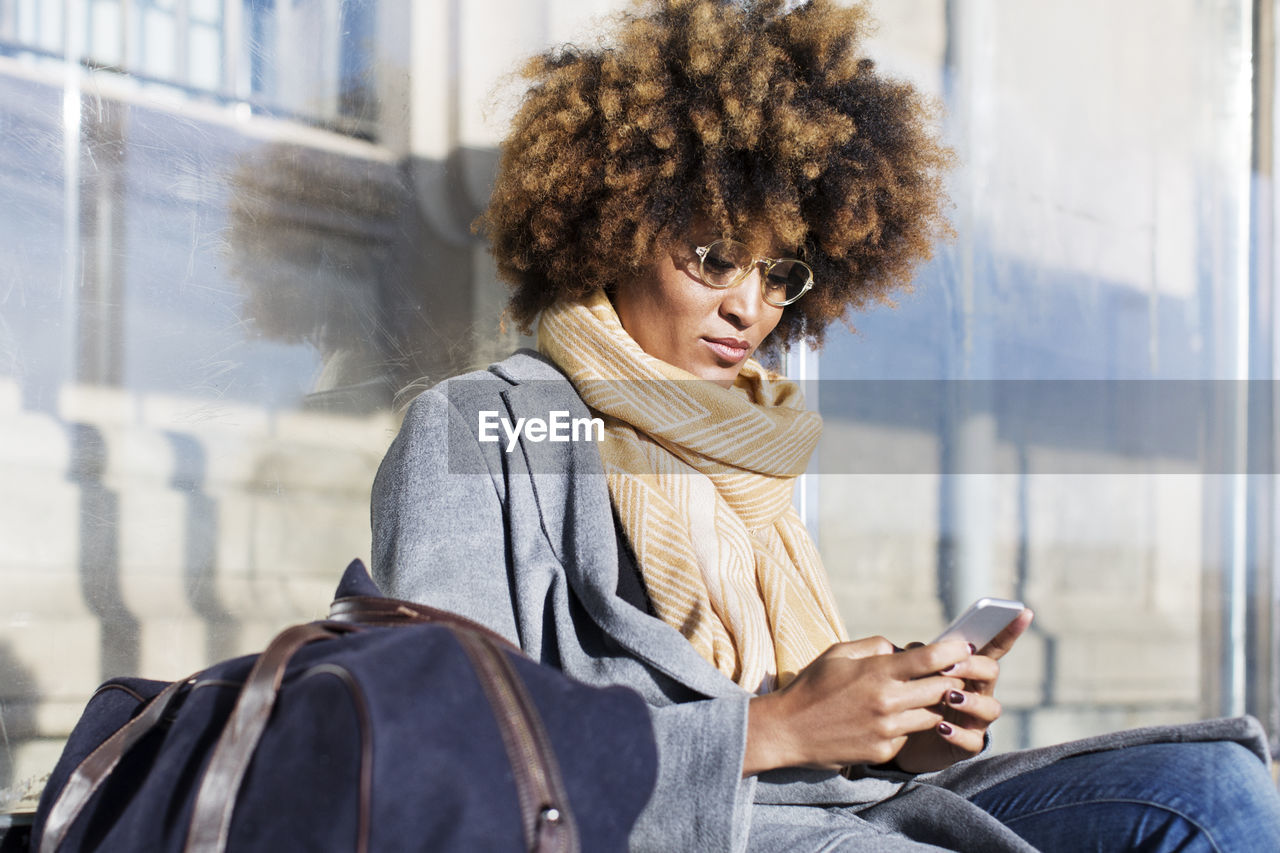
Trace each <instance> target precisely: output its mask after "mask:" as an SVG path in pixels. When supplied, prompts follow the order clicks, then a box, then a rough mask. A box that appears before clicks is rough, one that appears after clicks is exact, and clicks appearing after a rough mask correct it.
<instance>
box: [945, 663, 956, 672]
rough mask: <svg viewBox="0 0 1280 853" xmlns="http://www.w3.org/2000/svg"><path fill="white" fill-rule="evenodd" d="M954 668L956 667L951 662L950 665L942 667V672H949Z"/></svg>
mask: <svg viewBox="0 0 1280 853" xmlns="http://www.w3.org/2000/svg"><path fill="white" fill-rule="evenodd" d="M955 668H956V665H955V664H951V666H949V667H947V668H946V669H944V670H943V672H950V671H951V670H953V669H955Z"/></svg>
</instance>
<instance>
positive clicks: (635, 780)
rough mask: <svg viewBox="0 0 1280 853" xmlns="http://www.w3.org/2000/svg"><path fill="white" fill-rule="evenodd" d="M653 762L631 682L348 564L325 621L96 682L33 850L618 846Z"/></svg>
mask: <svg viewBox="0 0 1280 853" xmlns="http://www.w3.org/2000/svg"><path fill="white" fill-rule="evenodd" d="M656 772H657V752H656V748H655V745H654V740H653V732H652V728H651V726H650V721H649V715H648V711H647V709H646V707H645V704H644V702H643V700H642V699H641V698H640V697H639V696H638V695H637V694H635V693H634V692H633V691H631V690H628V689H626V688H623V687H609V688H598V687H591V686H588V685H585V684H582V683H579V682H576V681H574V680H572V679H570V678H568V677H567V676H565V675H564V674H562V673H560V672H559V671H557V670H555V669H553V668H551V667H548V666H544V665H541V664H538V663H536V662H535V661H533V660H531V659H529V658H528V657H526V656H525V655H523V654H522V653H521V652H520V651H519V650H518V649H516V648H515V647H513V646H511V645H510V644H509V643H508V642H507V641H506V640H504V639H503V638H502V637H500V636H498V635H497V634H494V633H492V632H490V631H489V630H487V629H486V628H484V627H482V626H480V625H478V624H476V623H473V622H470V621H468V620H466V619H463V618H462V617H459V616H457V615H455V614H451V613H446V612H443V611H438V610H434V609H432V608H428V607H424V606H422V605H417V604H413V603H410V602H404V601H397V600H394V599H388V598H384V597H382V596H381V595H380V594H379V593H378V590H377V587H376V586H375V585H374V584H373V582H372V580H370V579H369V575H368V573H367V571H366V570H365V568H364V566H363V564H361V563H360V562H359V561H356V562H353V563H352V564H351V566H350V567H348V569H347V572H346V574H345V575H344V577H343V580H342V583H341V584H340V586H339V594H338V597H337V599H336V600H335V601H334V603H333V605H332V608H331V610H330V618H329V619H328V620H324V621H319V622H312V623H308V624H304V625H296V626H294V627H292V628H288V629H286V630H285V631H283V632H282V633H281V634H279V635H278V636H277V637H276V638H275V639H274V640H273V641H272V642H271V644H270V645H269V646H268V647H267V649H266V650H265V651H264V652H262V654H260V655H251V656H247V657H241V658H236V659H234V660H228V661H224V662H222V663H219V664H216V665H214V666H211V667H209V668H208V669H206V670H203V671H202V672H199V673H197V674H195V675H193V676H191V677H190V678H188V679H185V680H183V681H178V682H172V683H165V682H157V681H147V680H143V679H136V678H117V679H112V680H111V681H108V682H106V683H105V684H103V685H102V687H100V688H99V689H98V691H97V692H96V693H95V694H94V696H93V697H92V698H91V699H90V701H89V704H88V706H87V708H86V709H85V711H84V714H83V715H82V717H81V719H80V721H79V723H78V724H77V725H76V727H75V729H74V730H73V731H72V733H71V736H70V739H69V740H68V742H67V745H66V747H65V749H64V751H63V753H62V757H61V759H60V760H59V762H58V764H57V766H56V767H55V768H54V771H53V773H52V775H51V777H50V780H49V784H48V786H47V787H46V789H45V791H44V794H43V796H42V797H41V800H40V805H39V808H38V810H37V813H36V820H35V826H34V828H33V834H32V849H33V850H38V851H41V853H51V851H58V850H111V851H133V850H139V851H153V850H155V851H159V850H173V851H178V850H186V851H221V850H225V849H231V850H234V851H241V850H272V851H281V850H354V851H390V850H463V851H481V850H495V851H498V850H500V851H508V850H539V851H544V850H545V851H579V850H583V851H597V850H624V849H626V846H627V836H628V834H629V832H630V830H631V827H632V825H633V824H634V822H635V819H636V817H637V816H638V815H639V813H640V811H641V809H643V808H644V806H645V803H646V802H647V801H648V798H649V794H650V792H651V791H652V789H653V784H654V781H655V778H656Z"/></svg>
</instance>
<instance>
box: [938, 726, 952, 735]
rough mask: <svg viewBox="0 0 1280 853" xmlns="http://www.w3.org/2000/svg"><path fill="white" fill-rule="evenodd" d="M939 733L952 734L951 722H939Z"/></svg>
mask: <svg viewBox="0 0 1280 853" xmlns="http://www.w3.org/2000/svg"><path fill="white" fill-rule="evenodd" d="M938 734H940V735H949V734H951V724H950V723H938Z"/></svg>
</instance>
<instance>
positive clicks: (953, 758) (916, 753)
mask: <svg viewBox="0 0 1280 853" xmlns="http://www.w3.org/2000/svg"><path fill="white" fill-rule="evenodd" d="M1033 617H1034V614H1033V613H1032V612H1031V611H1030V610H1025V609H1024V610H1023V611H1022V613H1020V614H1018V616H1017V618H1015V619H1014V620H1013V622H1011V623H1009V626H1008V627H1007V628H1005V629H1004V630H1003V631H1001V632H1000V633H999V634H997V635H996V638H995V639H994V640H992V641H991V642H990V643H988V644H987V645H986V646H984V647H983V648H981V649H980V650H979V651H978V653H977V654H975V655H973V656H972V657H970V658H969V659H968V660H965V661H962V662H960V663H959V664H957V665H956V668H955V669H954V670H952V671H951V672H950V673H948V675H953V676H956V677H957V678H963V679H964V681H965V686H964V689H963V690H957V691H954V692H950V691H949V692H948V693H947V696H946V698H945V699H944V701H943V704H942V705H941V706H940V707H939V708H938V709H937V710H939V711H940V712H941V714H942V720H941V721H940V722H939V723H938V724H937V725H936V726H934V727H933V728H932V729H929V730H927V731H919V732H915V733H913V734H911V735H910V736H909V737H908V738H907V739H906V743H905V744H904V745H903V747H902V750H901V751H900V752H899V753H898V755H897V757H896V758H895V759H894V763H895V764H896V765H897V767H898V769H900V770H903V771H905V772H907V773H925V772H929V771H933V770H942V769H943V768H946V767H950V766H951V765H952V764H955V763H956V762H957V761H960V760H962V759H965V758H971V757H972V756H974V755H977V754H978V753H979V752H981V751H982V744H983V739H984V735H985V734H986V731H987V727H988V726H990V725H991V724H992V723H994V722H995V721H996V719H997V718H998V717H999V716H1000V703H999V702H997V701H996V700H995V698H994V697H993V695H992V694H994V693H995V689H996V680H997V679H998V678H999V677H1000V664H999V663H998V661H999V660H1000V658H1002V657H1004V656H1005V655H1006V654H1008V652H1009V650H1010V649H1011V648H1013V644H1014V643H1015V642H1016V641H1017V639H1018V637H1020V636H1022V633H1023V632H1024V631H1026V630H1027V628H1028V627H1029V626H1030V625H1031V620H1032V618H1033ZM922 648H928V647H927V646H923V647H922Z"/></svg>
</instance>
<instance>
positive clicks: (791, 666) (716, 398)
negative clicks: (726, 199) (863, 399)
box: [538, 291, 847, 691]
mask: <svg viewBox="0 0 1280 853" xmlns="http://www.w3.org/2000/svg"><path fill="white" fill-rule="evenodd" d="M538 348H539V349H540V350H541V351H542V352H543V353H544V354H545V355H546V356H548V357H549V358H550V359H551V360H553V361H554V362H555V363H556V364H558V365H559V366H560V367H561V369H563V370H564V371H565V372H566V373H567V374H568V375H569V378H570V380H571V381H572V382H573V385H574V387H575V388H576V389H577V391H578V393H579V394H580V395H581V396H582V399H583V400H584V401H585V402H586V404H587V405H588V406H590V407H591V408H592V409H594V410H595V411H596V412H598V413H599V414H600V416H601V417H602V418H603V420H604V422H605V436H604V441H603V442H602V443H601V456H602V458H603V460H604V468H605V474H606V476H607V479H608V482H609V495H610V497H611V498H612V499H613V505H614V507H615V508H616V509H617V511H618V516H619V517H620V518H621V520H622V526H623V528H624V529H625V531H626V533H627V538H628V540H629V541H630V543H631V546H632V549H633V550H634V551H635V554H636V558H637V560H639V563H640V570H641V573H642V574H643V576H644V582H645V587H646V589H647V590H648V593H649V598H650V600H651V601H652V602H653V606H654V609H655V611H656V612H657V614H658V616H659V617H660V618H662V619H663V620H664V621H665V622H667V623H668V624H670V625H672V626H673V627H675V628H676V629H677V630H679V631H680V632H681V633H682V634H684V636H685V637H686V638H688V640H689V642H690V643H692V644H693V646H694V648H696V649H697V650H698V652H699V654H701V655H702V656H703V657H704V658H706V659H707V660H708V661H710V662H711V663H712V664H714V665H715V667H716V668H717V669H719V670H720V671H721V672H723V673H724V674H725V675H727V676H729V677H730V678H732V679H733V680H734V681H736V682H737V683H738V684H740V685H742V686H743V687H745V688H747V689H748V690H751V691H762V690H769V689H772V688H774V687H782V686H785V685H786V684H787V682H789V681H790V680H791V679H792V678H794V677H795V675H796V673H798V672H799V671H800V670H801V669H803V668H804V666H805V665H806V664H808V663H809V662H810V661H811V660H813V659H814V658H815V657H817V656H818V655H819V654H821V653H822V652H823V651H825V650H826V649H827V647H828V646H830V645H831V644H832V643H835V642H838V641H841V640H844V639H846V638H847V636H846V634H845V631H844V626H843V625H842V624H841V621H840V616H839V614H838V613H837V612H836V608H835V604H834V602H833V601H832V596H831V590H830V589H829V587H828V586H827V577H826V572H825V571H824V570H823V568H822V560H821V558H820V557H819V556H818V551H817V548H815V547H814V544H813V541H812V540H811V539H810V538H809V534H808V532H807V531H806V530H805V528H804V525H803V524H802V523H801V521H800V518H799V516H798V515H797V514H796V511H795V509H794V508H793V507H792V504H791V493H792V489H793V486H794V478H795V477H796V476H797V475H798V474H800V473H801V472H802V471H804V468H805V465H806V464H807V462H808V459H809V456H810V455H811V454H812V453H813V449H814V447H815V446H816V445H817V442H818V437H819V435H820V434H821V432H822V420H821V418H820V417H819V416H818V415H817V414H815V413H813V412H809V411H806V410H805V408H804V401H803V400H802V399H801V395H800V390H799V388H798V387H797V386H796V385H795V383H793V382H790V381H788V380H785V379H782V378H780V377H778V376H777V375H776V374H773V373H771V372H769V371H767V370H765V369H764V368H763V367H762V366H761V365H760V364H758V363H757V362H756V361H754V360H748V361H747V362H746V363H745V364H744V365H743V368H742V372H741V373H740V374H739V376H738V380H737V382H736V384H735V385H734V387H733V388H722V387H721V386H719V385H716V384H715V383H713V382H708V381H705V380H701V379H698V378H697V377H695V376H693V375H692V374H690V373H688V372H687V371H684V370H681V369H680V368H677V367H674V366H672V365H669V364H667V363H666V362H663V361H661V360H659V359H657V358H654V357H653V356H650V355H648V354H647V353H645V352H644V351H643V350H642V349H640V345H639V344H637V343H636V342H635V341H634V340H633V339H632V338H631V336H630V335H628V334H627V333H626V331H625V330H624V329H623V328H622V323H621V322H620V321H619V320H618V315H617V314H616V313H615V312H614V310H613V305H612V303H610V302H609V299H608V297H606V296H605V294H604V293H603V292H602V291H596V292H595V293H594V294H592V295H591V296H588V297H587V298H586V299H585V300H583V301H582V302H572V303H561V304H559V305H556V306H555V307H553V308H550V309H548V310H547V311H545V312H543V314H542V319H541V323H540V326H539V329H538ZM673 380H675V381H673Z"/></svg>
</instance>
